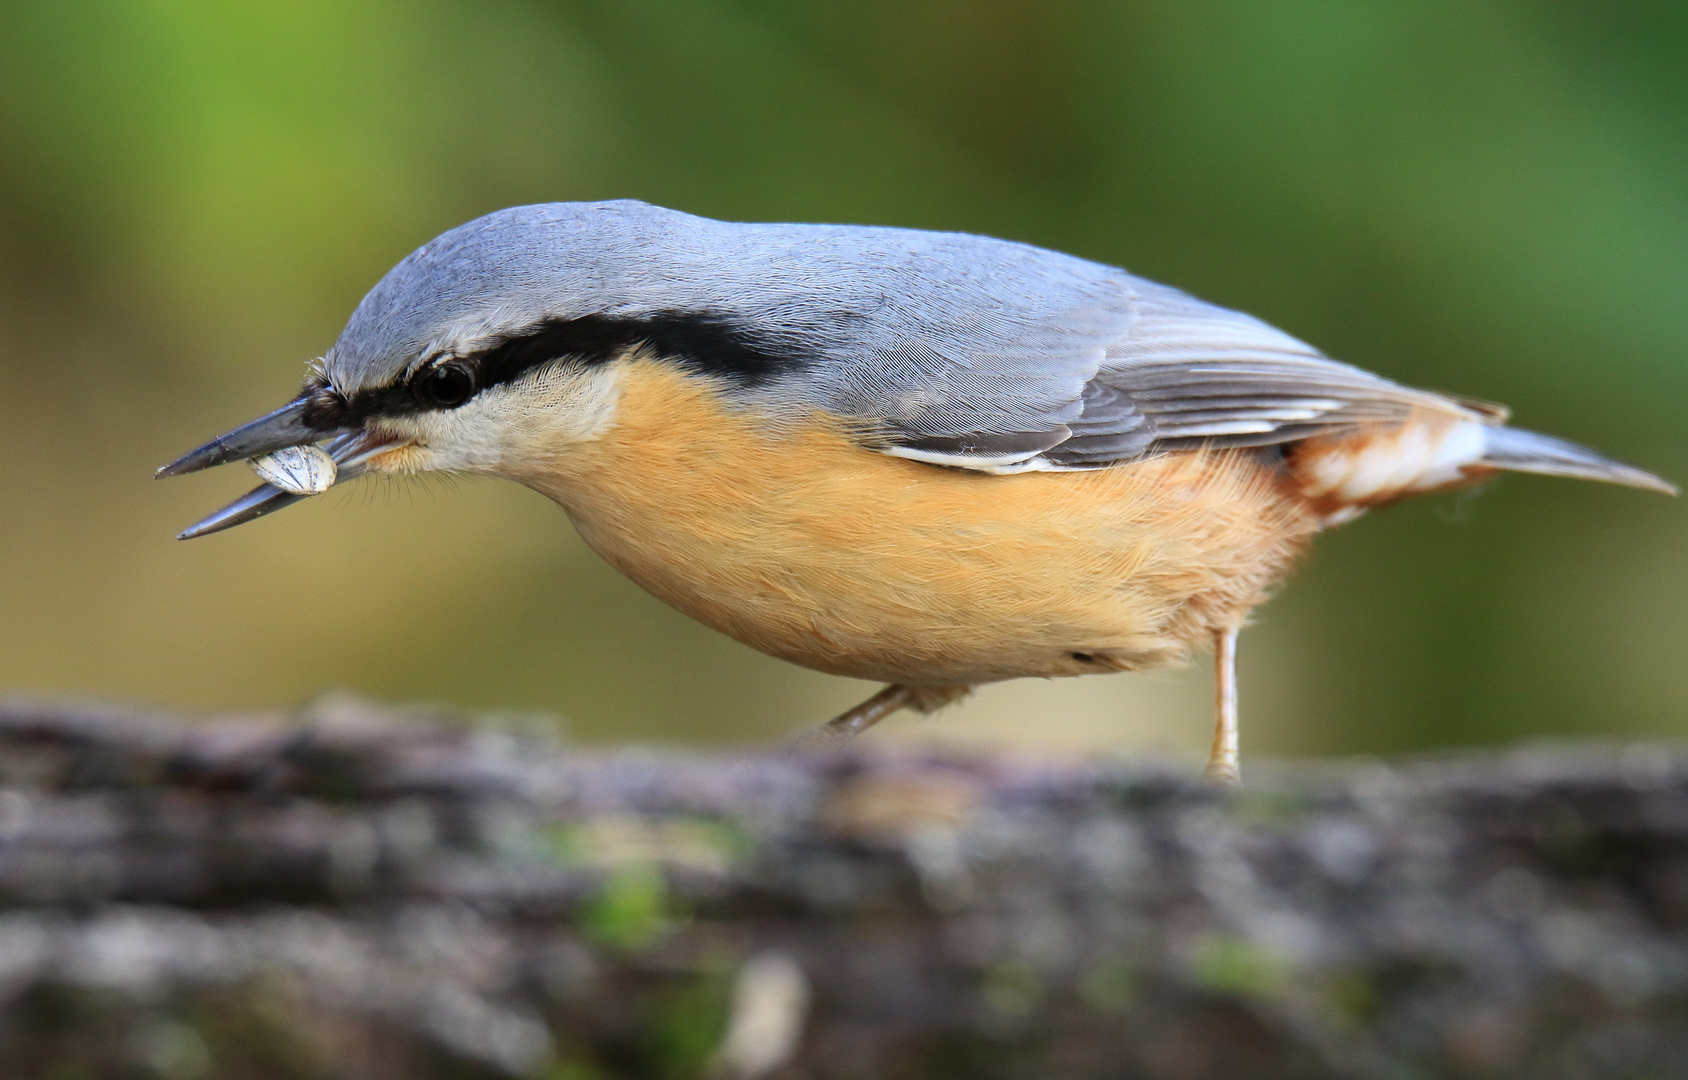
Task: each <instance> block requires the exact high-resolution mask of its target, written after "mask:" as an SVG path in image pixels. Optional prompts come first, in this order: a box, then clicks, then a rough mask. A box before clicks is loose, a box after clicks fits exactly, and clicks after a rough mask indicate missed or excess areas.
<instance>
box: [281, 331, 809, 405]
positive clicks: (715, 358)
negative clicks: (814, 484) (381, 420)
mask: <svg viewBox="0 0 1688 1080" xmlns="http://www.w3.org/2000/svg"><path fill="white" fill-rule="evenodd" d="M640 344H648V345H650V347H651V348H652V349H654V350H655V351H656V352H657V353H658V354H660V355H662V356H665V357H669V358H671V359H674V360H677V361H679V362H681V363H683V364H685V365H686V366H688V367H690V368H693V369H694V370H696V371H698V372H699V373H701V374H708V375H714V376H717V377H720V378H723V379H726V380H727V381H729V382H731V383H734V384H737V385H740V386H756V385H760V384H762V383H766V382H769V381H771V380H772V379H775V378H777V377H779V376H780V375H783V374H786V373H789V372H791V371H794V370H797V369H798V368H801V367H802V366H803V365H804V364H805V363H806V361H807V360H808V357H806V356H804V355H802V353H801V351H800V350H798V349H796V348H790V347H785V346H786V343H785V342H773V341H769V340H766V339H765V338H763V337H760V336H758V335H756V334H754V333H752V332H750V331H749V330H747V329H746V328H745V327H743V325H742V324H741V323H739V322H737V321H735V320H733V319H731V318H730V317H728V316H726V315H723V314H718V313H712V312H705V313H693V312H659V313H656V314H653V315H650V316H645V317H641V318H616V317H612V316H608V315H589V316H586V317H584V318H579V319H544V320H541V321H540V322H537V323H535V324H533V325H532V326H529V327H528V328H527V329H525V330H523V331H521V332H519V333H516V334H512V335H509V336H507V337H505V338H503V339H502V340H500V341H497V342H494V343H493V344H491V345H489V346H488V347H487V348H485V349H482V350H481V351H480V352H477V353H475V354H473V355H471V356H464V357H458V358H455V359H452V360H448V361H445V362H444V363H441V364H436V365H433V366H431V367H427V368H424V369H423V370H421V371H419V372H417V373H416V375H414V376H413V377H411V378H410V379H407V380H404V381H401V382H398V383H395V384H393V385H391V386H382V387H375V388H373V389H369V390H360V391H358V392H357V393H356V394H354V395H351V396H350V397H347V396H346V395H343V394H341V393H340V392H339V391H337V390H335V389H334V388H333V387H332V386H330V385H329V384H328V382H327V380H326V379H324V378H322V377H320V376H317V377H313V379H312V380H311V381H309V382H307V383H306V385H305V389H304V390H303V391H302V393H301V396H302V397H304V398H306V399H307V401H308V404H307V406H306V409H305V415H304V419H305V422H306V423H308V424H311V425H312V426H313V427H316V428H317V429H319V430H322V431H331V430H338V429H342V428H350V427H357V426H359V425H361V424H362V423H363V421H364V420H365V419H367V418H368V417H371V416H403V415H414V414H416V413H420V412H430V411H436V410H440V409H454V408H457V407H458V406H461V405H463V404H464V403H465V402H467V401H470V400H472V399H473V397H474V396H475V395H476V394H478V393H480V392H481V391H483V390H486V389H488V388H490V387H494V386H502V385H504V384H506V383H510V382H514V381H516V380H517V379H520V378H521V377H522V376H524V375H526V374H528V373H529V372H531V371H534V370H535V369H537V368H540V367H543V366H545V365H547V364H550V363H553V362H555V361H557V360H561V359H564V358H572V359H575V360H576V361H578V362H580V363H582V364H583V365H586V366H591V365H593V364H600V363H605V362H607V361H609V360H611V359H613V358H615V357H616V356H618V355H620V354H621V353H623V352H624V351H625V350H627V349H628V348H630V347H632V346H634V345H640ZM441 380H445V382H442V381H441ZM446 382H449V383H450V385H449V386H448V385H446Z"/></svg>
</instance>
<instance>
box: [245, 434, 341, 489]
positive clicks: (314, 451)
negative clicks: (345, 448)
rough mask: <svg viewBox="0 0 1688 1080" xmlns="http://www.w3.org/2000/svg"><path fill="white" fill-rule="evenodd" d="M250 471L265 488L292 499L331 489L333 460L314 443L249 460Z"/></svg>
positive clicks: (333, 474) (334, 470)
mask: <svg viewBox="0 0 1688 1080" xmlns="http://www.w3.org/2000/svg"><path fill="white" fill-rule="evenodd" d="M251 464H252V471H253V472H255V473H257V474H258V478H259V479H260V480H262V481H264V482H265V483H266V484H270V485H272V486H274V487H278V488H280V489H281V490H283V491H285V492H288V493H290V494H293V495H321V494H322V493H323V492H325V491H327V490H328V489H329V488H331V487H333V486H334V480H335V474H336V472H337V470H336V468H335V465H334V459H333V458H331V457H329V456H328V452H327V451H326V450H324V449H323V448H322V447H320V446H317V445H316V444H315V443H305V444H304V445H302V446H284V447H282V448H281V449H280V450H277V451H275V452H274V453H271V454H265V455H264V456H263V457H258V458H253V459H252V462H251Z"/></svg>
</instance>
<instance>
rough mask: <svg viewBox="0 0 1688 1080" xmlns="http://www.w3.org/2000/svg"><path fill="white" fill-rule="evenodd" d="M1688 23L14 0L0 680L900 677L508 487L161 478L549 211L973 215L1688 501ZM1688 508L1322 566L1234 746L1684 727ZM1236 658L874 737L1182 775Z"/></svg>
mask: <svg viewBox="0 0 1688 1080" xmlns="http://www.w3.org/2000/svg"><path fill="white" fill-rule="evenodd" d="M1685 55H1688V6H1684V5H1682V4H1680V3H1670V2H1666V0H1565V2H1558V3H1546V2H1537V3H1528V2H1522V0H1518V2H1509V0H1459V2H1450V0H1373V2H1362V0H1353V2H1342V0H1184V2H1178V3H1172V2H1165V0H1163V2H1159V3H1148V2H1120V0H1110V2H1088V3H1086V2H1072V3H1057V2H1050V0H966V2H963V0H933V2H922V0H914V2H911V0H898V2H891V0H863V2H856V3H841V2H834V0H811V2H807V3H797V2H792V0H787V2H784V3H780V2H775V0H619V2H607V0H474V2H469V0H407V2H402V3H401V2H399V0H333V2H328V0H286V2H277V0H248V2H246V3H241V4H229V3H226V2H222V0H56V2H52V3H47V2H37V0H11V2H9V3H6V4H4V5H0V320H3V327H4V333H3V334H0V372H3V373H4V382H3V384H0V464H3V468H0V627H3V629H0V634H3V635H4V636H3V638H0V642H3V644H4V648H3V649H0V692H3V693H5V694H9V695H53V696H69V697H76V698H121V699H131V700H140V701H144V702H152V703H157V704H158V705H160V706H165V707H169V708H176V709H186V710H189V711H192V712H205V711H212V710H219V709H225V708H253V707H275V706H283V705H289V704H293V703H297V702H299V701H302V700H304V699H307V698H309V697H311V696H312V695H314V694H316V693H318V692H320V691H321V690H323V689H325V688H330V687H345V688H351V689H354V690H356V691H359V692H362V693H366V694H370V695H375V696H379V697H384V698H394V699H402V700H418V699H420V700H435V701H448V702H453V703H458V704H461V705H465V706H471V707H476V708H491V709H500V710H516V711H546V712H553V713H556V714H559V715H560V716H562V717H564V718H565V721H566V723H567V724H568V726H569V728H570V729H571V730H572V731H573V732H574V733H575V734H576V735H577V736H578V737H581V738H589V739H600V740H607V739H617V740H620V739H628V740H649V739H669V740H673V739H683V740H698V741H737V742H745V741H754V740H766V739H769V738H772V737H775V736H776V735H779V734H782V733H784V732H786V731H789V730H791V729H793V728H795V727H800V726H803V725H805V724H808V723H811V722H814V721H817V720H819V719H821V718H823V717H825V716H827V715H829V714H830V713H831V712H833V711H836V710H837V709H839V708H842V707H844V706H846V705H848V704H850V703H852V702H853V700H855V699H856V698H858V697H860V696H862V695H863V694H864V693H865V692H867V691H868V690H870V689H871V688H870V687H867V686H865V685H863V684H858V683H851V682H848V681H846V680H841V679H832V678H828V677H826V676H821V675H816V674H813V673H809V672H804V671H799V670H796V669H793V668H790V667H787V666H785V665H782V664H780V663H778V662H776V661H773V660H770V659H766V658H764V657H761V656H759V655H757V654H754V653H752V652H750V651H749V650H746V649H744V648H741V647H740V646H738V645H736V644H734V643H732V642H730V641H728V640H726V639H724V638H721V637H718V636H716V635H714V634H712V633H711V632H709V631H707V630H704V629H702V628H701V627H698V626H695V625H693V624H691V623H689V622H687V621H686V620H685V619H684V618H682V617H681V616H679V615H677V614H674V613H672V612H670V611H668V610H667V609H665V608H664V607H662V606H661V605H660V604H658V603H657V602H656V601H654V600H652V599H650V598H648V597H646V596H645V595H644V594H642V593H641V592H639V591H638V590H637V589H636V588H635V587H634V586H632V585H630V584H628V583H627V582H625V581H623V580H621V579H620V578H618V577H617V576H616V575H615V574H614V573H613V572H612V571H610V570H609V569H608V568H606V567H605V566H604V565H602V564H601V563H599V562H598V561H597V560H596V558H595V557H594V556H592V555H591V554H590V553H589V552H587V551H586V550H585V549H584V547H583V546H582V545H581V544H580V543H579V541H577V540H576V539H575V538H574V537H573V535H572V533H571V532H570V530H569V528H568V526H567V523H566V521H565V519H564V518H563V516H562V515H561V513H560V512H558V511H556V510H555V509H554V508H553V507H551V506H550V505H549V504H547V503H545V502H544V501H543V500H541V499H540V498H539V497H538V496H536V495H533V494H531V493H529V492H526V491H524V490H521V489H518V488H517V487H515V486H514V485H509V484H502V485H501V484H495V483H492V482H486V481H473V482H463V483H455V484H454V483H449V482H446V483H438V482H436V483H419V482H406V483H397V482H395V483H392V484H390V485H388V486H383V485H382V483H380V482H375V481H364V482H360V484H358V485H351V486H350V490H348V491H345V492H336V493H335V494H333V495H331V496H329V497H325V498H323V499H321V500H317V501H316V502H313V503H310V504H307V505H305V506H302V507H299V508H296V509H293V510H290V511H288V512H287V513H285V514H281V515H278V516H277V517H274V518H269V519H266V520H264V521H262V522H260V523H258V524H255V525H251V526H247V527H244V528H241V529H238V530H236V531H234V532H231V533H228V534H223V535H219V536H215V537H212V538H210V539H206V540H200V541H196V542H194V543H191V544H178V543H176V542H174V541H173V540H172V539H171V537H172V535H173V534H174V533H175V532H176V530H178V529H179V528H181V527H182V526H184V525H186V524H187V523H189V522H191V521H193V520H196V519H197V518H198V517H199V516H201V515H202V514H204V513H206V512H208V511H210V510H212V509H214V508H215V507H217V506H219V505H221V503H222V502H223V501H224V500H226V499H228V498H229V497H231V496H233V495H234V494H237V493H238V492H240V491H243V490H245V489H246V487H248V486H250V484H251V483H252V481H251V479H250V477H248V476H246V475H244V473H243V471H242V470H237V469H233V468H231V469H227V470H219V471H218V472H215V473H211V474H207V475H205V476H202V477H194V478H191V479H185V480H179V481H173V482H171V483H168V484H155V483H153V482H152V480H151V479H150V474H151V471H152V469H153V468H154V467H155V466H157V465H159V464H161V463H162V462H164V461H166V460H168V459H169V458H171V457H173V456H174V455H175V454H176V453H178V452H180V451H182V450H185V449H187V448H189V447H191V446H194V445H197V444H198V443H200V442H202V441H203V440H204V439H205V438H207V437H209V436H210V435H213V434H216V433H218V432H220V431H223V430H225V429H227V428H228V427H230V426H232V425H233V424H235V423H238V422H240V421H244V420H246V419H248V418H250V417H252V416H255V415H257V414H258V413H260V412H263V411H266V410H268V409H270V408H272V407H274V406H275V405H278V404H280V403H281V402H282V401H284V400H286V399H287V398H288V397H289V396H290V395H291V394H292V392H293V391H294V389H295V387H296V385H297V383H298V381H299V379H300V377H301V375H302V374H303V371H304V362H305V361H306V360H308V359H309V358H311V357H313V356H316V355H318V354H319V353H321V352H322V351H323V350H324V349H325V348H326V347H327V346H328V345H329V343H330V342H331V341H332V340H333V338H334V336H335V334H336V333H337V332H338V330H339V328H340V326H341V324H342V322H343V321H344V319H345V317H346V315H347V314H348V313H349V312H350V310H351V308H352V306H353V305H354V304H355V303H356V302H357V300H358V298H359V297H360V296H361V295H362V294H363V292H364V291H365V290H366V289H367V288H368V287H369V286H370V285H372V284H373V283H374V282H375V280H376V279H377V278H378V277H379V276H380V275H381V274H382V273H383V272H384V271H385V270H386V269H387V268H388V266H390V265H391V264H392V263H393V262H395V261H396V260H397V259H399V258H400V257H401V256H403V255H404V254H405V253H406V252H408V251H409V250H411V249H412V248H413V247H415V246H417V245H418V244H420V243H422V242H423V241H425V240H427V239H428V238H430V237H432V236H433V235H435V234H436V233H438V232H440V231H442V230H444V229H446V228H449V227H451V226H453V225H456V224H458V223H460V222H462V221H464V220H467V219H468V218H471V217H474V216H476V215H479V214H482V213H485V212H487V211H490V210H493V209H496V208H499V207H503V206H509V205H513V204H517V203H524V202H540V201H549V200H559V199H597V198H608V197H619V196H634V197H638V198H643V199H647V200H650V201H652V202H656V203H661V204H663V205H667V206H672V207H676V208H679V209H684V210H688V211H692V212H695V213H700V214H706V215H710V216H715V217H723V218H734V219H748V220H801V221H846V222H872V223H881V224H894V225H907V226H919V227H926V228H941V229H964V230H970V231H975V232H983V233H990V234H995V235H998V236H1006V237H1011V238H1014V239H1019V240H1026V241H1031V242H1034V243H1039V244H1044V245H1048V246H1051V247H1056V248H1060V249H1063V250H1066V251H1071V252H1074V253H1076V254H1079V255H1083V256H1087V257H1090V258H1094V259H1099V260H1103V261H1106V262H1110V263H1116V264H1120V265H1124V266H1126V267H1129V268H1130V269H1132V270H1134V271H1136V272H1138V273H1142V274H1145V275H1147V276H1150V277H1153V278H1157V279H1160V280H1163V281H1167V282H1170V283H1173V284H1176V285H1179V286H1181V287H1183V288H1185V289H1187V290H1190V291H1192V292H1194V293H1196V294H1198V295H1200V296H1204V297H1206V298H1208V299H1211V300H1214V301H1217V302H1220V303H1224V304H1227V305H1230V306H1234V307H1239V308H1243V309H1246V310H1249V311H1252V312H1254V313H1256V314H1259V315H1261V316H1263V317H1265V318H1266V319H1268V320H1270V321H1272V322H1275V323H1277V324H1278V325H1280V326H1282V327H1284V328H1285V329H1287V330H1289V331H1291V332H1292V333H1295V334H1297V335H1299V336H1301V337H1303V338H1305V339H1307V340H1309V341H1312V342H1315V343H1317V344H1319V345H1320V346H1321V347H1323V348H1324V349H1326V350H1327V351H1329V352H1330V353H1331V354H1332V355H1335V356H1337V357H1340V358H1343V359H1346V360H1349V361H1351V362H1354V363H1357V364H1360V365H1362V366H1364V367H1368V368H1371V369H1373V370H1376V371H1379V372H1381V373H1384V374H1386V375H1389V376H1391V377H1394V378H1397V379H1401V380H1403V381H1407V382H1411V383H1417V384H1420V385H1425V386H1430V387H1436V388H1443V389H1450V390H1456V391H1459V392H1461V393H1465V394H1469V395H1473V396H1478V397H1483V398H1488V399H1492V400H1498V401H1505V402H1508V403H1509V404H1511V405H1512V406H1514V408H1515V409H1516V413H1517V417H1518V420H1519V421H1520V422H1521V423H1522V424H1524V425H1525V426H1529V427H1534V428H1539V429H1541V430H1545V431H1550V432H1555V433H1558V434H1561V435H1565V436H1568V437H1571V438H1575V439H1579V440H1582V441H1585V442H1588V443H1590V444H1593V445H1595V446H1598V447H1601V448H1603V449H1605V450H1607V451H1610V452H1612V453H1614V454H1617V455H1619V456H1622V457H1624V458H1627V459H1629V460H1632V461H1635V462H1636V463H1638V464H1641V465H1643V466H1645V467H1648V468H1651V469H1654V470H1657V471H1659V472H1661V473H1663V474H1665V475H1667V476H1671V477H1674V478H1675V479H1677V480H1683V479H1688V448H1685V440H1684V437H1683V432H1684V430H1685V427H1688V425H1685V424H1684V416H1683V413H1684V406H1685V404H1688V345H1685V343H1688V302H1685V300H1684V297H1683V296H1682V292H1683V286H1684V283H1685V282H1688V138H1685V135H1688V64H1684V63H1683V60H1682V58H1683V56H1685ZM1685 541H1688V507H1685V506H1684V503H1683V502H1682V501H1681V500H1671V499H1666V498H1663V497H1660V496H1656V495H1651V494H1646V493H1641V492H1635V491H1628V490H1622V489H1614V488H1605V487H1599V486H1595V485H1589V484H1578V483H1573V482H1569V481H1555V480H1548V479H1542V478H1534V477H1512V478H1507V479H1504V480H1502V481H1501V482H1499V483H1496V484H1494V485H1492V486H1491V487H1489V488H1488V489H1485V490H1483V491H1481V492H1479V493H1476V494H1473V495H1466V496H1460V497H1447V498H1442V499H1439V500H1436V499H1433V500H1421V501H1420V502H1418V503H1416V504H1411V505H1407V506H1403V507H1400V508H1397V509H1395V510H1391V511H1389V512H1386V513H1381V514H1377V515H1374V516H1372V517H1370V518H1367V519H1365V520H1362V521H1360V522H1358V523H1357V524H1354V525H1351V526H1348V527H1346V528H1343V529H1341V530H1339V531H1337V532H1335V533H1333V534H1331V535H1329V536H1327V537H1325V538H1324V539H1323V540H1322V542H1321V543H1320V544H1319V545H1318V547H1317V549H1316V551H1315V553H1314V555H1313V557H1312V558H1311V559H1310V560H1309V562H1308V563H1307V565H1306V566H1305V567H1304V568H1303V570H1302V572H1301V573H1300V575H1299V577H1298V579H1297V580H1296V581H1294V582H1293V583H1292V585H1291V587H1290V588H1289V589H1288V590H1287V591H1286V593H1285V595H1284V596H1283V597H1282V598H1280V599H1279V600H1277V601H1275V602H1274V603H1273V604H1271V605H1269V606H1267V607H1266V608H1264V609H1263V610H1262V611H1261V612H1260V613H1259V616H1258V621H1257V625H1256V626H1255V628H1254V629H1252V630H1251V631H1249V633H1248V634H1247V635H1245V637H1244V639H1243V654H1242V669H1243V670H1242V675H1243V690H1244V709H1245V714H1244V715H1245V727H1244V738H1245V748H1246V749H1247V750H1248V751H1251V752H1274V753H1327V752H1351V751H1380V752H1381V751H1394V750H1402V749H1412V748H1423V747H1432V746H1440V745H1448V744H1460V743H1492V742H1501V741H1506V740H1512V739H1518V738H1524V737H1531V736H1547V735H1573V734H1575V735H1584V734H1620V735H1665V734H1676V735H1681V734H1688V542H1685ZM1209 685H1210V683H1209V679H1208V675H1207V672H1206V667H1205V664H1203V663H1198V664H1196V665H1195V666H1194V667H1192V668H1191V669H1189V670H1188V671H1185V672H1180V673H1173V674H1163V675H1155V676H1129V675H1127V676H1112V677H1106V678H1104V677H1093V678H1089V679H1082V680H1069V681H1066V682H1062V683H1042V682H1034V683H1019V684H1012V685H1009V686H1004V687H996V688H990V689H987V690H985V691H983V692H981V693H980V694H979V695H978V696H977V698H976V700H975V701H973V702H972V703H970V704H967V705H965V706H962V707H960V708H957V709H955V710H953V711H951V712H950V713H948V714H945V715H944V716H942V717H940V718H938V719H936V720H933V721H926V722H921V721H915V720H909V719H899V720H898V721H895V722H894V723H893V724H892V725H888V727H890V728H891V729H892V730H891V731H890V732H889V733H888V734H887V735H886V736H884V737H890V738H899V737H900V738H908V737H932V738H949V739H963V740H966V739H984V740H996V741H1009V742H1018V743H1020V744H1021V745H1025V746H1032V747H1042V748H1053V749H1070V748H1074V747H1087V746H1098V745H1105V744H1123V745H1131V746H1158V747H1161V748H1165V749H1168V750H1172V751H1178V752H1194V751H1195V750H1197V749H1199V748H1200V747H1201V746H1202V745H1203V743H1204V741H1205V739H1206V737H1207V730H1208V724H1209V715H1210V711H1209V710H1210V706H1209V704H1208V695H1209Z"/></svg>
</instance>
